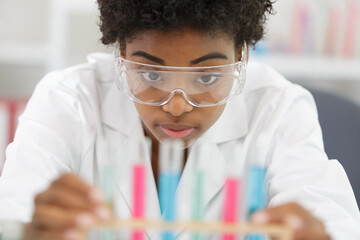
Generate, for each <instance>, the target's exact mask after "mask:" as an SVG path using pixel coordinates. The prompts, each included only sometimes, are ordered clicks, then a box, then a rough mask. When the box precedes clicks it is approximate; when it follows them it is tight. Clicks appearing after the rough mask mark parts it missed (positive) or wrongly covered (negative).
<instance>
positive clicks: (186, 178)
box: [177, 138, 226, 219]
mask: <svg viewBox="0 0 360 240" xmlns="http://www.w3.org/2000/svg"><path fill="white" fill-rule="evenodd" d="M200 141H202V142H203V143H204V144H206V147H207V150H208V151H206V156H204V157H202V158H201V159H196V157H197V154H196V151H197V149H196V148H199V146H200V145H199V144H200ZM197 161H198V162H197ZM196 165H197V167H198V169H199V170H201V171H203V172H204V178H205V179H204V202H203V206H202V207H203V208H204V210H205V209H206V205H207V204H208V203H209V202H210V201H211V199H212V198H213V197H214V196H216V194H217V193H218V192H219V191H220V190H221V188H222V187H223V185H224V183H225V177H226V174H225V172H226V171H225V168H226V162H225V160H224V159H223V156H222V154H221V152H220V150H219V148H218V146H217V145H216V143H214V142H212V141H211V140H209V139H203V138H202V139H199V140H198V141H197V143H195V144H194V146H193V147H192V149H191V151H190V154H189V156H188V160H187V163H186V166H185V169H184V171H183V174H182V176H181V179H180V183H179V187H178V190H177V196H178V199H179V201H180V202H181V204H180V205H179V209H178V213H179V217H180V218H184V219H189V218H190V217H191V208H192V206H191V204H192V201H191V199H192V198H193V196H192V187H193V185H192V184H193V172H194V170H195V169H196V167H195V166H196Z"/></svg>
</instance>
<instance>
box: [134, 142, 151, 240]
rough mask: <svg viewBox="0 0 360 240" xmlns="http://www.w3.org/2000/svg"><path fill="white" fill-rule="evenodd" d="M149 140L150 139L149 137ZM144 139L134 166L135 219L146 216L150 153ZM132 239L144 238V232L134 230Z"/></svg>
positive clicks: (140, 144) (141, 239) (140, 239)
mask: <svg viewBox="0 0 360 240" xmlns="http://www.w3.org/2000/svg"><path fill="white" fill-rule="evenodd" d="M147 142H149V140H148V139H147ZM148 144H149V143H145V142H143V141H140V142H139V149H138V152H139V155H138V156H137V157H136V159H135V163H134V166H133V169H132V171H133V215H134V218H135V219H142V218H144V217H145V195H146V155H147V154H148V150H147V145H148ZM131 239H132V240H143V239H144V232H143V231H142V230H135V231H133V232H132V236H131Z"/></svg>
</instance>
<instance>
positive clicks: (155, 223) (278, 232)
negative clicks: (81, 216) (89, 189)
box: [98, 219, 293, 240]
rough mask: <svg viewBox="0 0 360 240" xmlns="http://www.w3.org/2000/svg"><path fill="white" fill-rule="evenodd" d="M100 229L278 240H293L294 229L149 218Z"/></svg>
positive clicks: (113, 223)
mask: <svg viewBox="0 0 360 240" xmlns="http://www.w3.org/2000/svg"><path fill="white" fill-rule="evenodd" d="M98 228H99V229H106V230H120V229H133V230H144V229H156V230H160V231H163V230H184V231H188V232H200V233H214V234H219V233H220V234H221V233H231V234H243V235H247V234H254V233H256V234H264V235H267V236H269V237H273V238H276V239H277V240H292V239H293V231H292V230H291V229H290V228H289V227H287V226H284V225H278V224H271V225H254V224H251V223H247V222H237V223H224V222H219V221H212V222H210V221H174V222H165V221H161V220H148V219H113V220H109V221H107V222H104V223H103V224H102V225H99V226H98Z"/></svg>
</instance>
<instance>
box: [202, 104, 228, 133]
mask: <svg viewBox="0 0 360 240" xmlns="http://www.w3.org/2000/svg"><path fill="white" fill-rule="evenodd" d="M225 106H226V105H225V104H224V105H220V106H216V107H211V108H204V112H203V113H202V117H203V119H204V120H203V122H202V123H203V126H204V127H205V128H209V127H211V126H212V125H213V124H214V123H215V122H216V121H217V120H218V119H219V117H220V116H221V114H222V113H223V111H224V109H225Z"/></svg>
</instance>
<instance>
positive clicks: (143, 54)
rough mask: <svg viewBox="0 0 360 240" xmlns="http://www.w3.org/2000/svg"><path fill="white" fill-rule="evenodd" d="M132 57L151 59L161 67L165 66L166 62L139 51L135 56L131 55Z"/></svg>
mask: <svg viewBox="0 0 360 240" xmlns="http://www.w3.org/2000/svg"><path fill="white" fill-rule="evenodd" d="M131 56H139V57H143V58H147V59H149V60H150V61H153V62H156V63H159V64H161V65H165V61H164V60H162V59H161V58H158V57H155V56H153V55H151V54H148V53H146V52H144V51H137V52H134V53H133V54H131Z"/></svg>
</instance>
